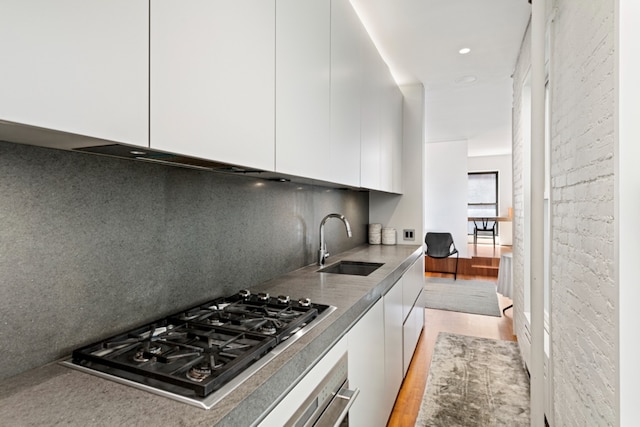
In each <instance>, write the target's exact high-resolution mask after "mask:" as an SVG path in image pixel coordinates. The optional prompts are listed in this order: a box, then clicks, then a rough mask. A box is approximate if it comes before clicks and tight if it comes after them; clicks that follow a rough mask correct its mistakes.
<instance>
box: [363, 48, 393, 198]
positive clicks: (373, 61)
mask: <svg viewBox="0 0 640 427" xmlns="http://www.w3.org/2000/svg"><path fill="white" fill-rule="evenodd" d="M363 67H364V74H363V76H362V77H363V78H362V99H363V100H362V112H361V117H362V123H361V127H362V140H361V141H362V142H361V150H362V154H361V165H360V184H361V186H362V187H364V188H369V189H372V190H380V191H385V192H395V193H400V192H401V191H402V186H401V181H402V180H401V178H402V173H401V170H402V102H403V97H402V92H400V89H399V88H398V86H397V85H396V83H395V81H394V80H393V77H392V75H391V73H390V72H389V69H388V68H387V64H385V62H384V61H383V60H382V58H381V57H380V55H379V53H378V51H377V49H376V48H375V46H374V45H373V43H372V42H371V40H367V41H366V42H365V43H364V46H363Z"/></svg>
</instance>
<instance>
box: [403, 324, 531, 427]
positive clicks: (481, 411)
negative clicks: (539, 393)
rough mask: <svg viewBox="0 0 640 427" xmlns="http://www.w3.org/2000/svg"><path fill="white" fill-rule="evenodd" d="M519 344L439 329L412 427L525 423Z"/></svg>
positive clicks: (526, 395) (526, 383)
mask: <svg viewBox="0 0 640 427" xmlns="http://www.w3.org/2000/svg"><path fill="white" fill-rule="evenodd" d="M529 418H530V415H529V377H528V376H527V374H526V372H525V369H524V367H523V365H522V361H521V359H520V352H519V350H518V344H517V343H516V342H512V341H498V340H492V339H487V338H477V337H468V336H465V335H458V334H451V333H446V332H440V334H438V338H437V340H436V346H435V348H434V350H433V356H432V359H431V367H430V368H429V377H428V378H427V387H426V389H425V392H424V396H423V398H422V404H421V407H420V413H419V414H418V419H417V421H416V424H415V425H416V427H417V426H420V427H423V426H429V427H458V426H459V427H475V426H477V427H490V426H510V427H517V426H529V423H530V421H529Z"/></svg>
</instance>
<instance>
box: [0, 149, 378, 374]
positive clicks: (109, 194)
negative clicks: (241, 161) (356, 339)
mask: <svg viewBox="0 0 640 427" xmlns="http://www.w3.org/2000/svg"><path fill="white" fill-rule="evenodd" d="M368 208H369V197H368V193H366V192H359V191H354V190H338V189H329V188H325V187H320V186H311V185H300V184H296V183H291V182H284V183H282V182H274V181H267V180H261V179H257V178H251V177H245V176H232V175H224V174H218V173H212V172H206V171H197V170H192V169H184V168H177V167H168V166H162V165H155V164H146V163H141V162H133V161H128V160H121V159H115V158H108V157H100V156H95V155H89V154H84V153H76V152H66V151H59V150H51V149H46V148H40V147H32V146H28V145H20V144H13V143H6V142H0V316H1V320H0V322H1V323H2V328H0V354H2V359H3V363H2V364H0V379H4V378H7V377H10V376H12V375H15V374H18V373H20V372H22V371H25V370H28V369H30V368H33V367H36V366H40V365H43V364H45V363H48V362H51V361H54V360H56V359H58V358H60V357H63V356H65V355H67V354H69V353H70V352H71V350H72V349H74V348H76V347H78V346H80V345H83V344H86V343H89V342H92V341H94V340H97V339H101V338H104V337H107V336H110V335H112V334H115V333H118V332H121V331H123V330H126V329H128V328H130V327H132V326H136V325H139V324H143V323H145V322H149V321H152V320H154V319H156V318H158V317H161V316H164V315H166V314H169V313H171V312H174V311H176V310H179V309H182V308H186V307H189V306H192V305H194V304H197V303H200V302H204V301H205V300H207V299H210V298H213V297H217V296H222V295H226V294H229V293H233V292H236V291H237V290H238V289H241V288H245V287H248V288H253V289H256V288H259V284H260V283H261V282H264V281H266V280H268V279H271V278H273V277H276V276H278V275H281V274H283V273H286V272H288V271H292V270H295V269H297V268H300V267H302V266H304V265H308V264H311V263H313V262H315V260H316V256H317V249H318V245H319V243H318V227H319V224H320V221H321V219H322V218H323V217H324V215H326V214H328V213H331V212H339V213H343V214H344V215H345V216H346V217H347V218H348V220H349V222H350V223H351V226H352V229H353V237H352V238H351V239H349V238H347V236H346V232H345V229H344V225H343V224H342V223H341V222H340V221H338V220H329V221H328V222H327V225H326V228H325V231H326V238H327V242H328V246H329V247H328V249H329V251H330V252H332V253H339V252H343V251H345V250H348V249H351V248H354V247H356V246H358V245H361V244H363V243H365V242H366V239H367V230H366V224H367V223H368V211H369V209H368ZM291 296H292V297H301V296H302V295H291Z"/></svg>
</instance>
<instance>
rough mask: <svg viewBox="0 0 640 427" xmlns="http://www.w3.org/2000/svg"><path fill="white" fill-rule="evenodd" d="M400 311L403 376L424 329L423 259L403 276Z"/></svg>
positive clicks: (420, 258) (419, 259)
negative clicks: (402, 320) (401, 312)
mask: <svg viewBox="0 0 640 427" xmlns="http://www.w3.org/2000/svg"><path fill="white" fill-rule="evenodd" d="M403 279H404V280H403V292H402V311H403V319H404V323H403V326H402V343H403V347H404V350H403V359H404V361H403V366H402V371H403V376H404V375H406V374H407V370H408V369H409V364H410V363H411V359H412V358H413V353H414V352H415V349H416V345H417V344H418V339H419V338H420V333H421V331H422V328H423V327H424V301H423V298H422V295H423V287H424V257H422V256H421V257H419V258H418V260H417V261H416V262H415V263H414V264H413V265H412V266H411V267H410V268H409V270H408V271H407V272H406V273H405V274H404V276H403Z"/></svg>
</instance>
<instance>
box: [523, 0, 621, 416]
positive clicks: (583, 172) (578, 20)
mask: <svg viewBox="0 0 640 427" xmlns="http://www.w3.org/2000/svg"><path fill="white" fill-rule="evenodd" d="M553 3H554V6H555V7H556V15H555V19H554V23H553V25H552V31H551V68H550V88H551V122H550V125H551V199H552V200H551V203H552V211H551V215H552V247H551V287H552V289H551V301H552V309H551V325H552V341H551V344H552V356H551V357H552V360H551V363H552V366H553V392H552V399H553V402H554V412H553V416H552V420H553V425H555V426H587V425H588V426H596V425H597V426H608V425H611V426H613V425H615V423H616V412H617V409H616V387H617V378H616V375H617V371H616V358H617V350H616V346H617V323H616V322H617V320H616V319H617V316H616V305H617V288H616V285H615V281H614V268H615V265H614V157H613V153H614V143H615V139H614V125H615V122H614V111H615V92H614V88H615V79H614V76H615V55H614V53H615V52H614V43H615V38H614V34H615V33H614V6H615V2H614V0H597V1H596V0H589V1H584V2H577V1H570V0H556V1H555V2H553ZM528 65H529V38H528V37H527V38H526V40H525V42H524V44H523V51H522V52H521V55H520V59H519V62H518V66H517V69H516V73H515V75H514V92H515V98H514V147H513V157H514V174H513V176H514V211H515V215H516V219H515V221H514V223H515V224H514V226H515V235H514V247H513V249H514V283H515V284H517V285H518V284H519V289H518V290H517V291H515V292H514V294H515V296H514V298H515V302H516V305H518V304H523V302H524V291H523V289H522V288H521V286H522V283H524V259H523V258H524V245H525V244H527V242H524V241H523V239H522V238H523V230H524V228H523V220H522V219H523V200H524V196H523V194H524V186H523V182H522V177H521V175H522V156H523V147H522V141H523V136H522V135H521V132H522V129H520V127H521V123H519V116H520V114H519V111H520V97H521V93H522V84H523V80H522V79H524V73H525V72H526V70H527V68H528ZM515 316H516V332H517V333H518V332H521V331H522V328H523V326H522V324H521V317H520V316H521V313H519V312H518V310H516V312H515Z"/></svg>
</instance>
